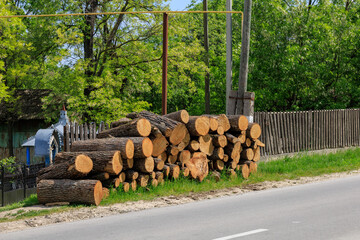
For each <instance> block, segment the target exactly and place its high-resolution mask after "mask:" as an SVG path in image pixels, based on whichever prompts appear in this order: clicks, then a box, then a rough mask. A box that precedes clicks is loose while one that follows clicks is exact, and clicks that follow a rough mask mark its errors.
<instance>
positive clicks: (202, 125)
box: [186, 116, 210, 136]
mask: <svg viewBox="0 0 360 240" xmlns="http://www.w3.org/2000/svg"><path fill="white" fill-rule="evenodd" d="M186 127H187V129H188V131H189V133H190V135H191V136H204V135H206V134H208V133H209V130H210V120H209V118H208V117H205V116H190V118H189V122H188V123H187V124H186Z"/></svg>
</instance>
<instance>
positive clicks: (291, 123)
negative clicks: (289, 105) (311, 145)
mask: <svg viewBox="0 0 360 240" xmlns="http://www.w3.org/2000/svg"><path fill="white" fill-rule="evenodd" d="M288 115H289V124H290V139H291V141H290V143H291V145H290V147H291V152H295V141H294V139H295V136H294V121H293V112H289V113H288Z"/></svg>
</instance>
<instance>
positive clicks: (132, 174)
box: [125, 169, 139, 182]
mask: <svg viewBox="0 0 360 240" xmlns="http://www.w3.org/2000/svg"><path fill="white" fill-rule="evenodd" d="M138 177H139V173H138V172H136V171H134V170H132V169H129V170H126V171H125V179H126V181H128V182H130V181H132V180H136V179H137V178H138Z"/></svg>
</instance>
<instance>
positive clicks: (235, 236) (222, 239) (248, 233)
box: [213, 229, 269, 240]
mask: <svg viewBox="0 0 360 240" xmlns="http://www.w3.org/2000/svg"><path fill="white" fill-rule="evenodd" d="M266 231H269V229H256V230H252V231H248V232H243V233H238V234H234V235H230V236H226V237H221V238H215V239H213V240H229V239H233V238H238V237H245V236H248V235H252V234H256V233H261V232H266Z"/></svg>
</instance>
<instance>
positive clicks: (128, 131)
mask: <svg viewBox="0 0 360 240" xmlns="http://www.w3.org/2000/svg"><path fill="white" fill-rule="evenodd" d="M150 133H151V124H150V122H149V121H148V120H147V119H144V118H138V119H134V120H133V121H131V122H130V123H127V124H123V125H120V126H118V127H115V128H111V129H108V130H105V131H102V132H101V133H99V134H98V135H97V138H109V137H147V136H149V135H150Z"/></svg>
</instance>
